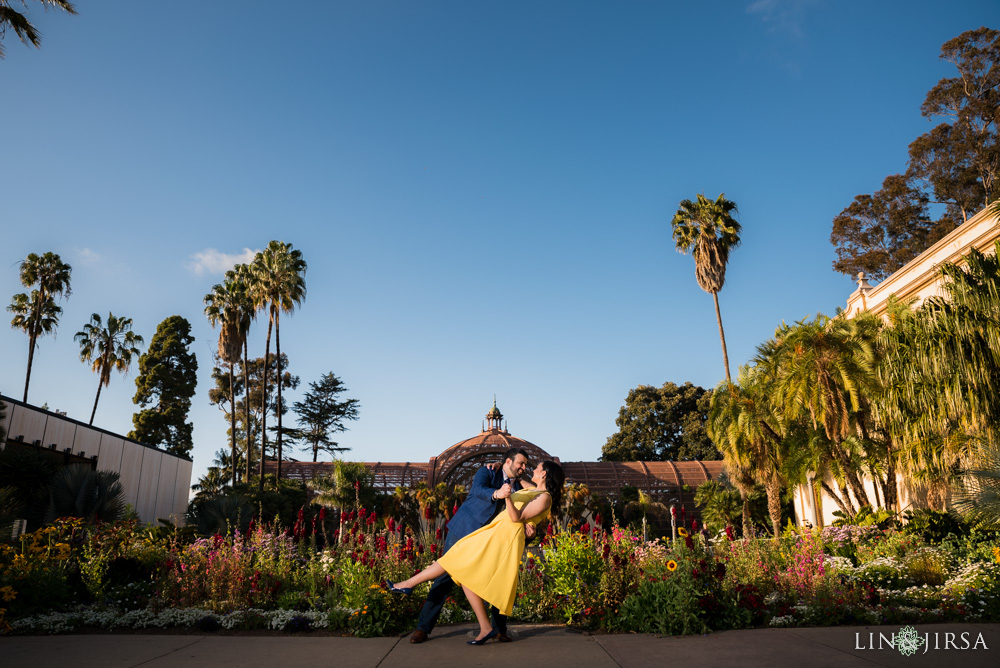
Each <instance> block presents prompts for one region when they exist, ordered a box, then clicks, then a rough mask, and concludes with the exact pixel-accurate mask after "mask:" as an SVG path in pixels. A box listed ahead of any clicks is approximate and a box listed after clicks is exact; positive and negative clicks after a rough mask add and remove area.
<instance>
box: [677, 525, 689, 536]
mask: <svg viewBox="0 0 1000 668" xmlns="http://www.w3.org/2000/svg"><path fill="white" fill-rule="evenodd" d="M677 535H678V536H680V537H681V538H685V537H686V536H687V535H688V530H687V529H685V528H684V527H680V528H679V529H677Z"/></svg>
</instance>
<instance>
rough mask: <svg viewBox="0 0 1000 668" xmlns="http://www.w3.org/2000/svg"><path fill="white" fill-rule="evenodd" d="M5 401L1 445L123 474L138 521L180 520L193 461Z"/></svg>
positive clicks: (178, 521) (60, 416)
mask: <svg viewBox="0 0 1000 668" xmlns="http://www.w3.org/2000/svg"><path fill="white" fill-rule="evenodd" d="M0 402H2V403H3V404H4V413H5V415H4V419H3V427H4V429H5V431H6V434H7V438H6V439H5V442H4V443H2V444H0V446H2V447H3V448H34V449H36V450H40V451H45V452H48V453H49V454H51V455H52V456H58V457H61V459H62V461H63V463H66V464H73V463H80V464H89V465H91V466H93V467H95V468H96V469H97V470H98V471H113V472H115V473H118V474H119V475H120V476H121V477H120V480H121V484H122V488H123V489H124V492H125V502H126V503H129V504H131V505H132V506H133V507H134V508H135V510H136V513H137V514H138V515H139V518H140V520H142V521H143V522H147V523H153V524H155V523H156V522H157V521H158V520H160V519H169V520H170V521H171V522H173V523H174V524H175V525H183V524H184V514H185V513H186V511H187V504H188V493H189V491H190V489H191V469H192V462H191V460H190V459H188V458H187V457H181V456H179V455H175V454H172V453H169V452H165V451H163V450H158V449H156V448H154V447H153V446H150V445H145V444H144V443H139V442H138V441H134V440H132V439H129V438H125V437H124V436H120V435H118V434H114V433H112V432H109V431H105V430H104V429H100V428H98V427H93V426H91V425H88V424H85V423H83V422H78V421H77V420H73V419H71V418H68V417H66V416H65V415H63V414H61V413H54V412H51V411H47V410H43V409H41V408H38V407H35V406H31V405H29V404H25V403H22V402H20V401H17V400H15V399H11V398H9V397H4V396H0Z"/></svg>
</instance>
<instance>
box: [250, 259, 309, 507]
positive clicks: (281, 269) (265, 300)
mask: <svg viewBox="0 0 1000 668" xmlns="http://www.w3.org/2000/svg"><path fill="white" fill-rule="evenodd" d="M251 270H252V272H253V276H254V285H253V290H254V294H255V296H256V299H255V301H256V303H257V304H258V306H260V307H262V308H266V309H267V311H268V321H267V342H266V345H265V347H264V368H265V369H266V368H267V364H268V357H269V356H270V353H271V327H272V326H273V327H274V341H275V346H274V347H275V354H276V355H277V358H278V375H277V377H278V378H279V379H280V378H281V314H282V313H283V312H284V313H291V312H292V311H293V310H294V309H295V307H296V306H297V305H299V304H301V303H302V300H303V299H305V296H306V282H305V277H304V274H305V272H306V262H305V260H303V259H302V252H301V251H297V250H292V245H291V244H289V243H285V242H283V241H272V242H271V243H269V244H268V245H267V248H265V249H264V250H262V251H261V252H259V253H258V254H257V256H256V257H255V258H254V260H253V265H252V269H251ZM264 383H265V387H264V393H263V396H265V397H266V396H267V386H266V383H267V377H266V375H265V378H264ZM265 401H266V399H265ZM282 407H283V406H282V402H281V382H280V381H279V382H278V401H277V410H275V413H277V416H278V452H277V461H278V468H277V478H278V479H281V454H282V453H281V431H282V430H281V411H282ZM262 414H263V419H264V427H263V428H262V429H261V435H262V442H261V455H260V485H261V488H263V485H264V443H263V441H264V440H266V437H264V434H266V433H267V429H266V421H267V407H266V406H264V409H263V411H262Z"/></svg>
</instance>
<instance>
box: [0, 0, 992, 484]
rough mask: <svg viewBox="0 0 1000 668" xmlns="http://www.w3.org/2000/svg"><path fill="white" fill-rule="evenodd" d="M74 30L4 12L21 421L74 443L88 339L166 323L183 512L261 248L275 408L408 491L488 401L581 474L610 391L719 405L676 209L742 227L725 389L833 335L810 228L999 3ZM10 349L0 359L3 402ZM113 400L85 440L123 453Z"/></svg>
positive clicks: (181, 10)
mask: <svg viewBox="0 0 1000 668" xmlns="http://www.w3.org/2000/svg"><path fill="white" fill-rule="evenodd" d="M76 6H77V9H78V11H79V15H78V16H69V15H67V14H65V13H63V12H58V11H52V10H50V11H47V12H46V11H43V10H42V8H41V5H39V4H38V3H35V2H29V3H28V8H29V10H30V16H31V19H32V20H33V21H34V22H35V24H36V26H37V27H38V28H39V29H40V30H41V31H42V33H43V43H42V48H41V49H40V50H36V49H33V48H28V47H24V46H22V45H21V44H20V43H19V42H17V40H16V38H15V37H14V36H13V34H12V33H11V32H9V31H8V34H7V36H6V38H5V40H4V44H5V46H6V49H7V57H6V59H5V60H3V61H0V121H2V127H3V128H4V131H3V134H4V142H3V159H2V160H0V189H2V192H3V197H2V200H0V229H2V238H3V243H2V244H0V287H2V289H0V295H5V296H3V299H4V300H5V304H6V303H9V299H10V296H11V295H13V294H14V293H16V292H20V291H21V290H22V289H21V287H20V284H19V283H18V279H17V271H18V267H17V264H18V262H19V261H20V260H21V259H23V258H24V257H25V256H26V255H27V254H28V253H31V252H36V253H43V252H46V251H54V252H56V253H59V254H60V255H61V256H62V258H63V259H64V260H65V261H67V262H69V263H70V264H72V266H73V279H72V288H73V294H72V296H71V297H70V299H69V300H68V301H65V302H64V303H63V307H64V314H63V316H62V320H61V323H60V326H59V330H58V333H57V336H56V337H55V338H54V339H53V338H45V339H43V340H41V343H40V346H39V349H38V351H37V353H36V355H35V363H34V368H33V372H32V383H31V391H30V396H29V401H30V402H31V403H34V404H37V405H41V404H43V403H47V404H48V406H49V408H51V409H60V410H64V411H67V412H68V413H69V415H70V416H71V417H74V418H77V419H79V420H83V421H87V420H88V419H89V417H90V410H91V407H92V405H93V401H94V394H95V393H96V390H97V376H96V375H94V374H93V373H91V371H90V370H89V367H88V366H86V365H84V364H81V363H80V362H79V361H78V355H79V348H78V346H77V345H76V343H75V342H74V341H73V334H74V333H75V332H76V331H78V330H79V329H81V327H82V326H83V324H84V323H86V322H87V320H88V319H89V316H90V314H91V313H93V312H99V313H101V314H102V315H104V316H105V317H106V315H107V313H108V312H109V311H112V312H114V313H115V315H119V316H121V315H126V316H130V317H132V318H133V320H134V322H135V329H136V331H138V332H139V333H140V334H141V335H143V336H144V337H145V339H146V341H147V343H148V342H149V340H150V339H151V338H152V336H153V333H154V331H155V329H156V326H157V324H158V323H159V322H160V321H162V320H163V319H164V318H166V317H168V316H170V315H174V314H179V315H182V316H184V317H185V318H187V319H188V320H189V321H191V323H192V325H193V328H194V334H195V336H196V338H197V340H196V342H195V343H194V344H193V349H194V351H195V352H196V354H197V356H198V360H199V364H200V369H199V386H198V393H197V395H196V396H195V398H194V406H193V409H192V413H191V418H192V420H193V421H194V425H195V427H194V439H195V448H194V451H193V458H194V478H195V480H196V479H197V478H198V477H199V476H200V475H202V474H203V473H204V471H205V469H206V468H207V467H208V466H209V465H210V464H211V460H212V458H213V455H214V453H215V452H216V451H217V450H219V449H221V448H223V447H228V441H227V438H226V427H227V423H226V421H225V419H224V417H223V415H222V413H221V412H220V411H219V410H218V409H217V408H215V407H213V406H211V405H210V404H209V403H208V398H207V392H208V389H209V387H210V382H211V380H210V372H211V367H212V352H213V351H214V350H215V348H216V342H217V338H218V330H215V331H213V330H212V329H211V327H210V326H209V325H208V323H207V322H206V320H205V318H204V315H203V312H202V309H203V304H202V299H203V297H204V295H205V294H206V293H207V292H208V291H209V290H210V288H211V286H212V285H213V284H214V283H217V282H219V280H220V279H221V275H222V273H223V271H224V270H225V269H227V268H228V267H230V266H231V265H232V264H233V262H235V261H236V259H237V257H238V256H241V254H243V253H245V252H247V249H249V250H250V251H255V250H258V249H260V248H262V247H264V246H265V245H266V244H267V243H268V241H270V240H271V239H279V240H283V241H287V242H290V243H292V244H293V245H294V247H295V248H298V249H300V250H301V251H302V253H303V255H304V257H305V259H306V261H307V262H308V265H309V269H308V272H307V274H306V283H307V288H308V295H307V298H306V300H305V302H304V303H303V304H302V306H301V308H300V309H299V310H298V311H296V312H295V313H294V314H293V315H292V316H291V317H285V318H283V319H282V325H283V326H282V349H283V351H286V352H287V353H288V355H289V359H290V365H291V369H290V370H291V371H292V372H293V373H295V374H297V375H299V376H300V377H301V379H302V385H301V386H300V388H299V390H298V391H297V392H294V393H292V395H291V398H292V399H293V400H295V399H298V398H301V395H302V392H303V391H304V390H305V389H306V386H307V385H308V383H309V382H312V381H317V380H318V379H319V377H320V376H321V375H322V374H323V373H325V372H328V371H332V372H333V373H335V374H337V375H338V376H340V377H341V379H342V380H343V381H344V382H345V384H346V385H347V387H348V388H349V389H350V392H349V396H351V397H354V398H357V399H358V400H360V402H361V417H360V420H358V421H357V422H355V423H352V424H351V429H350V431H349V432H347V433H345V434H342V435H341V438H340V439H339V440H340V442H341V444H342V445H344V446H348V447H350V448H351V450H350V452H348V453H347V454H346V455H345V457H346V458H347V459H355V460H367V461H421V462H423V461H427V460H428V459H429V458H430V457H432V456H435V455H437V454H438V453H439V452H441V451H442V450H443V449H445V448H446V447H448V446H450V445H452V444H453V443H455V442H457V441H460V440H462V439H464V438H467V437H469V436H472V435H474V434H476V433H477V432H478V431H479V429H480V426H481V423H482V418H483V415H484V414H485V413H486V411H487V410H488V409H489V408H490V406H491V405H492V402H493V396H494V394H495V395H496V397H497V404H498V406H499V408H500V409H501V410H502V411H503V413H504V414H505V416H506V417H507V418H508V420H509V428H510V431H511V432H512V433H513V434H514V435H516V436H519V437H521V438H525V439H527V440H529V441H532V442H534V443H536V444H538V445H539V446H541V447H542V448H544V449H545V450H547V451H548V452H550V453H551V454H553V455H555V456H558V457H560V458H561V459H563V460H566V461H572V460H594V459H596V458H597V457H598V456H599V455H600V452H601V446H602V445H603V444H604V442H605V440H606V439H607V437H608V436H610V435H611V434H612V433H614V431H615V430H616V427H615V418H616V416H617V413H618V409H619V407H620V406H621V405H622V404H623V402H624V399H625V396H626V395H627V393H628V391H629V389H630V388H632V387H635V386H637V385H639V384H652V385H660V384H662V383H664V382H665V381H673V382H676V383H683V382H684V381H691V382H693V383H695V384H698V385H701V386H703V387H713V386H714V385H715V384H716V383H717V382H718V381H719V380H721V379H722V378H723V375H724V374H723V368H722V357H721V352H720V346H719V338H718V331H717V328H716V323H715V315H714V309H713V306H712V298H711V296H710V295H709V294H707V293H705V292H703V291H702V290H701V289H700V288H699V287H698V285H697V283H696V282H695V278H694V263H693V261H692V259H691V258H690V257H689V256H683V255H680V254H679V253H677V252H676V251H675V250H674V246H673V242H672V239H671V236H670V225H669V221H670V218H671V216H672V214H673V212H674V211H675V210H676V208H677V205H678V203H679V201H680V200H682V199H685V198H693V197H694V196H695V195H696V194H697V193H699V192H704V193H705V194H706V195H708V196H710V197H715V196H717V195H718V194H719V193H720V192H725V194H726V196H727V197H728V198H729V199H732V200H734V201H735V202H736V203H737V204H738V205H739V209H740V220H741V222H742V225H743V243H742V245H741V246H740V248H738V249H737V250H736V251H734V253H733V254H732V255H731V261H730V264H729V269H728V273H727V282H726V286H725V288H724V289H723V291H722V292H721V293H720V302H721V308H722V315H723V320H724V324H725V326H726V332H727V340H728V344H729V355H730V361H731V364H732V367H733V373H734V374H735V372H736V367H737V366H738V365H739V364H744V363H746V362H747V361H748V360H749V359H750V358H751V357H752V356H753V354H754V349H755V347H756V346H757V344H759V343H760V342H762V341H764V340H765V339H767V338H768V337H769V336H771V335H772V334H773V332H774V329H775V327H777V326H778V325H779V324H780V323H781V322H782V320H785V321H789V322H791V321H795V320H799V319H802V318H804V317H806V316H810V315H812V314H815V313H816V312H824V313H828V314H831V313H833V311H834V310H835V309H836V308H837V307H838V306H843V305H844V304H845V301H846V298H847V296H848V295H849V294H850V292H851V291H852V290H853V289H854V284H853V283H852V281H851V280H850V279H849V278H847V277H845V276H842V275H840V274H836V273H834V272H833V270H832V268H831V263H832V261H833V259H834V251H833V247H832V246H831V244H830V242H829V235H830V226H831V221H832V219H833V217H834V216H835V215H836V214H837V213H838V212H839V211H840V210H841V209H843V208H844V207H845V206H847V205H848V204H849V203H850V202H851V200H852V198H853V197H854V196H855V195H857V194H860V193H865V192H872V191H874V190H876V189H878V188H879V186H880V185H881V181H882V179H883V178H884V177H885V176H887V175H889V174H892V173H896V172H900V171H903V170H904V169H905V164H906V151H907V145H908V144H909V142H910V141H912V140H913V139H915V138H916V137H917V136H918V135H919V134H921V133H923V132H926V131H927V130H928V129H930V128H931V127H932V124H931V122H930V121H928V120H927V119H924V118H922V117H921V116H920V109H919V108H920V104H921V102H922V101H923V98H924V95H925V94H926V92H927V91H928V90H929V89H930V88H931V87H932V86H933V85H934V84H935V83H936V82H937V81H938V80H939V79H940V78H942V77H946V76H953V73H954V68H953V67H952V66H951V65H950V64H948V63H944V62H942V61H940V60H939V59H938V56H939V53H940V47H941V44H942V43H944V42H945V41H946V40H948V39H950V38H952V37H954V36H956V35H958V34H959V33H961V32H963V31H965V30H969V29H972V28H977V27H979V26H981V25H987V26H990V27H993V28H997V27H1000V21H998V19H1000V4H998V3H996V2H995V0H989V1H987V0H983V1H975V0H962V1H951V2H927V1H921V0H917V1H908V2H853V1H834V0H814V1H809V0H800V1H789V0H756V1H754V2H718V3H694V2H667V1H665V0H664V1H662V2H628V3H620V2H614V3H612V2H587V1H580V0H575V1H556V0H552V1H549V2H519V1H505V2H493V1H483V2H460V1H458V0H455V1H451V2H433V1H429V0H419V1H414V0H392V1H390V0H384V1H365V2H347V1H332V0H331V1H329V2H308V3H296V4H287V3H274V2H268V3H264V2H249V3H246V2H244V3H235V2H214V3H212V2H206V3H193V4H192V3H189V4H186V5H177V4H172V5H170V4H163V3H148V2H134V1H132V2H129V1H125V0H102V1H101V2H95V1H93V0H78V2H77V3H76ZM8 317H9V316H8ZM262 323H263V321H258V324H257V325H256V327H255V329H254V331H253V332H252V342H251V345H252V348H251V354H256V355H263V352H264V335H265V330H266V324H262ZM272 346H273V344H272ZM27 348H28V346H27V337H26V336H25V335H24V334H23V333H21V332H19V331H15V330H11V329H9V328H6V327H2V328H0V351H2V355H0V392H2V393H3V394H6V395H8V396H12V397H14V398H17V399H19V398H20V397H21V393H22V390H23V385H24V371H25V366H26V361H27ZM134 376H135V369H133V372H132V373H131V374H130V375H129V376H128V377H127V378H122V377H121V376H120V375H115V376H114V377H113V379H112V382H111V386H110V388H108V389H106V390H105V391H103V392H102V394H101V401H100V405H99V407H98V410H97V418H96V420H95V424H96V425H99V426H101V427H104V428H106V429H110V430H112V431H116V432H120V433H125V432H127V431H129V429H130V428H131V416H132V413H133V412H134V411H135V410H136V407H135V406H134V405H133V404H132V401H131V398H132V396H133V394H134V393H135V384H134ZM300 457H302V458H303V459H305V458H306V457H307V455H306V454H305V453H301V454H300Z"/></svg>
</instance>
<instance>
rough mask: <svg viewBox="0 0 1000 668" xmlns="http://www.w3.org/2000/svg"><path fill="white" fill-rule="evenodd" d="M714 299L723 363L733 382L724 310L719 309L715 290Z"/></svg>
mask: <svg viewBox="0 0 1000 668" xmlns="http://www.w3.org/2000/svg"><path fill="white" fill-rule="evenodd" d="M712 299H714V300H715V319H716V320H717V321H718V323H719V339H720V340H721V341H722V363H723V364H725V365H726V382H729V383H731V382H733V379H732V378H731V377H730V375H729V351H728V350H726V333H725V332H724V331H722V312H721V311H720V310H719V293H718V292H713V293H712Z"/></svg>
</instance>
